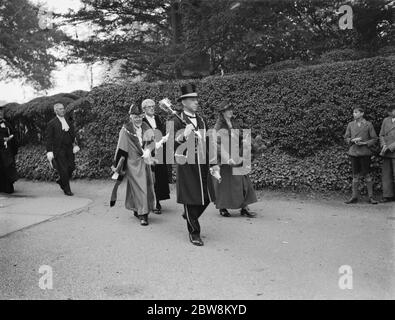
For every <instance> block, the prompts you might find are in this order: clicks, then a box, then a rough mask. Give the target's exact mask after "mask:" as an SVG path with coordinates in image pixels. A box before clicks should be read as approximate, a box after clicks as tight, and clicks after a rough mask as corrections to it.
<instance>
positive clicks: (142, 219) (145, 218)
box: [140, 214, 148, 226]
mask: <svg viewBox="0 0 395 320" xmlns="http://www.w3.org/2000/svg"><path fill="white" fill-rule="evenodd" d="M140 224H141V225H142V226H148V216H147V215H146V214H145V215H143V216H141V217H140Z"/></svg>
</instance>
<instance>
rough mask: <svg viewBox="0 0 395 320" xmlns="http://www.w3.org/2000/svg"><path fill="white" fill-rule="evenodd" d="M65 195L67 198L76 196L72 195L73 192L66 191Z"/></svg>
mask: <svg viewBox="0 0 395 320" xmlns="http://www.w3.org/2000/svg"><path fill="white" fill-rule="evenodd" d="M64 194H65V195H66V196H69V197H72V196H74V193H72V192H71V191H64Z"/></svg>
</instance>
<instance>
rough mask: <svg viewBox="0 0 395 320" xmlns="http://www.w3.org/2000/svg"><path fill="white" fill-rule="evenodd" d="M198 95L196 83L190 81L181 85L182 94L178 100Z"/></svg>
mask: <svg viewBox="0 0 395 320" xmlns="http://www.w3.org/2000/svg"><path fill="white" fill-rule="evenodd" d="M197 97H198V94H197V92H196V85H194V84H193V83H189V84H186V85H183V86H182V87H181V96H180V97H179V98H178V99H177V101H181V100H183V99H187V98H197Z"/></svg>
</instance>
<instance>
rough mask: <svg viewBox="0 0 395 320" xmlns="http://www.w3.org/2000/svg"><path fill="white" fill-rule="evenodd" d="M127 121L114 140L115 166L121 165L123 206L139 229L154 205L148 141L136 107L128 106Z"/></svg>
mask: <svg viewBox="0 0 395 320" xmlns="http://www.w3.org/2000/svg"><path fill="white" fill-rule="evenodd" d="M129 115H130V121H129V122H128V123H127V124H125V125H124V126H123V127H122V129H121V131H120V133H119V139H118V145H117V150H116V154H115V163H116V164H118V163H119V161H123V162H124V168H123V169H124V171H125V179H126V183H127V186H126V198H125V207H126V209H128V210H132V211H133V212H134V215H135V216H136V217H138V218H139V219H140V223H141V225H142V226H147V225H148V215H149V214H150V213H152V212H153V210H154V209H155V205H156V199H155V191H154V178H153V172H152V170H151V165H152V164H153V160H152V155H151V152H152V151H153V148H151V142H152V138H147V135H146V132H147V131H148V130H149V129H150V128H149V127H148V125H147V124H146V123H144V122H143V119H144V116H145V115H144V112H143V110H142V108H141V106H140V105H132V106H131V108H130V110H129Z"/></svg>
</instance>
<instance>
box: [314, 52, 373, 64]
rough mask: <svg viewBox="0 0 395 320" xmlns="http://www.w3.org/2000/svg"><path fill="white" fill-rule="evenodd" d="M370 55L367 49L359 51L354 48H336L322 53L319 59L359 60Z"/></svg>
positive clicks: (321, 60) (333, 60)
mask: <svg viewBox="0 0 395 320" xmlns="http://www.w3.org/2000/svg"><path fill="white" fill-rule="evenodd" d="M368 56H369V54H368V53H367V52H365V51H358V50H354V49H334V50H330V51H326V52H324V53H323V54H321V57H320V59H319V61H320V62H321V63H328V62H329V63H331V62H339V61H348V60H359V59H363V58H367V57H368Z"/></svg>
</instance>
